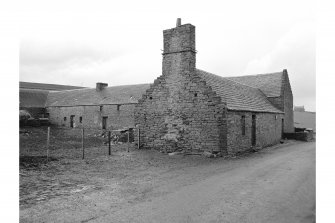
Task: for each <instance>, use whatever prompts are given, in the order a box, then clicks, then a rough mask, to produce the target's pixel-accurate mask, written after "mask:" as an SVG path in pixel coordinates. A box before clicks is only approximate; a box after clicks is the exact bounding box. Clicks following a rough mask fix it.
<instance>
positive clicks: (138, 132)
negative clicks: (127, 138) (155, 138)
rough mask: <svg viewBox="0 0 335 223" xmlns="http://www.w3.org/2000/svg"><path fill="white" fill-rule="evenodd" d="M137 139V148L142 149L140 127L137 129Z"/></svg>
mask: <svg viewBox="0 0 335 223" xmlns="http://www.w3.org/2000/svg"><path fill="white" fill-rule="evenodd" d="M137 137H138V140H137V148H138V149H140V127H138V129H137Z"/></svg>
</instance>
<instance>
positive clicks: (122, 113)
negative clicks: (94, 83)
mask: <svg viewBox="0 0 335 223" xmlns="http://www.w3.org/2000/svg"><path fill="white" fill-rule="evenodd" d="M134 107H135V105H134V104H124V105H120V106H119V110H118V106H117V105H102V110H101V111H100V106H73V107H48V108H47V111H48V112H49V120H50V122H51V124H55V125H59V126H66V127H70V116H71V115H75V117H74V122H75V123H76V127H77V128H81V127H85V128H97V129H102V117H104V116H106V117H108V118H107V129H122V128H126V127H134ZM64 117H66V121H64ZM80 117H82V123H80V120H79V119H80Z"/></svg>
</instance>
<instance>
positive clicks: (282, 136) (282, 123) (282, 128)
mask: <svg viewBox="0 0 335 223" xmlns="http://www.w3.org/2000/svg"><path fill="white" fill-rule="evenodd" d="M281 138H282V139H284V119H283V118H282V119H281Z"/></svg>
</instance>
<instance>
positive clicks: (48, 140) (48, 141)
mask: <svg viewBox="0 0 335 223" xmlns="http://www.w3.org/2000/svg"><path fill="white" fill-rule="evenodd" d="M49 144H50V127H48V136H47V162H48V161H49Z"/></svg>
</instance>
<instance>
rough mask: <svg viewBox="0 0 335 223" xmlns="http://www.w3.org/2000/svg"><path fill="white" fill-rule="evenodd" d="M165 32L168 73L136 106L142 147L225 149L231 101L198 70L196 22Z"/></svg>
mask: <svg viewBox="0 0 335 223" xmlns="http://www.w3.org/2000/svg"><path fill="white" fill-rule="evenodd" d="M163 33H164V53H163V74H162V75H161V76H160V77H158V78H157V79H156V80H155V81H154V84H152V85H151V87H150V88H149V89H148V90H147V91H146V93H145V94H144V95H143V97H142V99H140V100H139V103H138V104H137V105H136V107H135V124H136V125H139V128H140V145H141V147H142V148H153V149H157V150H163V151H175V150H178V149H180V150H197V151H225V150H226V123H225V113H226V111H225V104H224V103H223V102H222V101H221V98H220V97H218V96H216V93H215V92H214V91H213V90H212V89H211V87H209V86H207V85H206V83H205V81H202V80H201V79H200V77H199V76H197V75H196V73H195V63H196V56H195V54H196V53H195V27H194V26H192V25H190V24H186V25H182V26H179V27H176V28H174V29H169V30H164V32H163ZM137 138H138V137H137V136H135V142H136V143H138V142H137V141H138V140H137Z"/></svg>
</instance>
